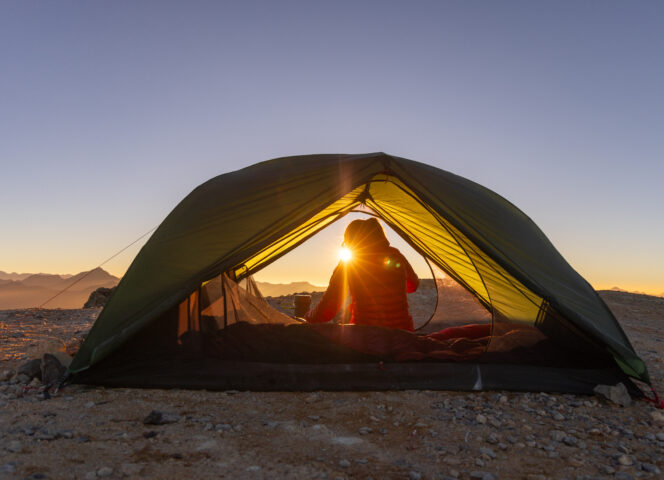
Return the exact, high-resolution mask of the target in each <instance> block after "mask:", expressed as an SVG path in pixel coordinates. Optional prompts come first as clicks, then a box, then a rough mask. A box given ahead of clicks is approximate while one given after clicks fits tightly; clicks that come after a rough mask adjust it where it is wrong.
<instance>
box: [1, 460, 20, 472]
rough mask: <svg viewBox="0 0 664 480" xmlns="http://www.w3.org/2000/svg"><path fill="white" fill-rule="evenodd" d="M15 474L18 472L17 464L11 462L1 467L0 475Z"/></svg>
mask: <svg viewBox="0 0 664 480" xmlns="http://www.w3.org/2000/svg"><path fill="white" fill-rule="evenodd" d="M15 472H16V462H9V463H5V464H3V465H0V473H15Z"/></svg>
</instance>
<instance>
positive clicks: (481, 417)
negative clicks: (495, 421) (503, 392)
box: [475, 413, 487, 424]
mask: <svg viewBox="0 0 664 480" xmlns="http://www.w3.org/2000/svg"><path fill="white" fill-rule="evenodd" d="M486 420H487V419H486V417H485V416H484V415H482V414H481V413H479V414H477V416H475V421H476V422H477V423H480V424H485V423H486Z"/></svg>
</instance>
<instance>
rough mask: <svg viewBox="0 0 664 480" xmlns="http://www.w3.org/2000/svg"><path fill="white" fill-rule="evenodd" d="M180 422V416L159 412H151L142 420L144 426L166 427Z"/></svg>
mask: <svg viewBox="0 0 664 480" xmlns="http://www.w3.org/2000/svg"><path fill="white" fill-rule="evenodd" d="M178 420H180V416H179V415H176V414H174V413H167V412H160V411H158V410H152V411H151V412H150V413H149V414H148V416H147V417H145V418H144V419H143V424H144V425H166V424H168V423H175V422H177V421H178Z"/></svg>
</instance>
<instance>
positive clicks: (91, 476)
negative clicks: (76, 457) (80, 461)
mask: <svg viewBox="0 0 664 480" xmlns="http://www.w3.org/2000/svg"><path fill="white" fill-rule="evenodd" d="M84 478H85V480H95V479H96V478H97V472H88V473H86V474H85V477H84Z"/></svg>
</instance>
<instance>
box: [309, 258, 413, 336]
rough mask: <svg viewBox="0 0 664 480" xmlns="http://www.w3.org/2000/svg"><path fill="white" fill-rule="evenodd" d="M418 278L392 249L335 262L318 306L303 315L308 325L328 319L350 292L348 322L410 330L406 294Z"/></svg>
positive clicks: (406, 261)
mask: <svg viewBox="0 0 664 480" xmlns="http://www.w3.org/2000/svg"><path fill="white" fill-rule="evenodd" d="M418 285H419V279H418V278H417V275H416V274H415V272H414V271H413V268H412V267H411V266H410V264H409V263H408V260H406V258H405V257H404V256H403V255H402V254H401V252H399V250H397V249H396V248H393V247H381V248H377V249H374V250H373V251H371V252H369V253H363V254H357V255H355V256H354V257H353V258H352V259H351V260H350V261H349V262H343V261H342V262H339V265H337V267H336V268H335V269H334V272H333V273H332V278H331V279H330V285H329V286H328V287H327V290H326V291H325V294H324V295H323V298H321V301H320V303H319V304H318V305H317V306H316V307H315V308H313V309H312V310H310V311H309V312H307V314H306V315H305V318H306V319H307V320H308V321H309V322H311V323H323V322H327V321H330V320H332V318H334V316H335V315H336V314H337V312H338V311H339V309H340V308H341V307H342V306H343V304H344V302H345V300H346V294H347V293H348V292H350V296H351V300H352V303H351V305H350V312H351V319H350V323H354V324H357V325H379V326H383V327H390V328H401V329H403V330H409V331H412V330H413V319H412V318H411V316H410V314H409V313H408V297H407V295H406V293H410V292H414V291H415V290H417V287H418Z"/></svg>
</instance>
